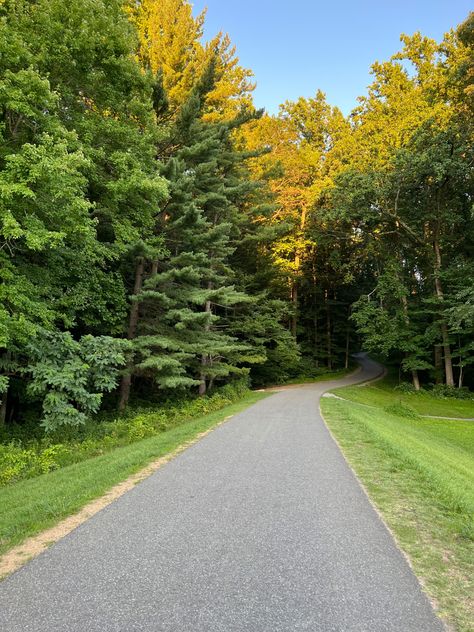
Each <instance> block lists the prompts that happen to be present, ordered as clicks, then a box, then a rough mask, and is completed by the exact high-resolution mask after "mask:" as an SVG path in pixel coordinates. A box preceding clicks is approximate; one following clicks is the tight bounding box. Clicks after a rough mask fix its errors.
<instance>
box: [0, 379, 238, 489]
mask: <svg viewBox="0 0 474 632" xmlns="http://www.w3.org/2000/svg"><path fill="white" fill-rule="evenodd" d="M248 390H249V387H248V380H247V379H243V380H240V381H237V382H234V383H233V384H228V385H226V386H223V387H222V388H219V389H216V390H215V391H214V392H213V393H212V394H211V395H209V396H207V397H201V398H196V399H183V400H181V401H174V402H164V403H163V404H162V405H161V406H159V407H157V408H155V409H153V410H149V409H148V410H135V411H131V412H129V413H128V415H127V417H120V418H118V419H112V420H110V421H105V420H97V419H96V420H89V421H88V422H87V423H86V424H85V425H84V426H81V427H79V428H76V429H74V428H71V427H64V428H61V429H59V430H58V431H57V432H55V433H53V434H48V435H45V436H43V437H42V438H39V439H29V440H25V441H23V440H22V439H21V438H19V437H21V427H20V426H17V427H16V428H14V429H13V432H12V434H13V435H14V436H15V437H16V438H15V439H13V440H11V439H10V440H9V441H7V442H5V443H3V444H0V486H4V485H8V484H10V483H15V482H17V481H19V480H22V479H25V478H33V477H35V476H39V475H40V474H46V473H47V472H51V471H52V470H56V469H59V468H61V467H65V466H66V465H71V464H72V463H79V462H80V461H84V460H86V459H90V458H92V457H95V456H100V455H101V454H104V453H106V452H110V451H111V450H113V449H115V448H118V447H121V446H124V445H128V444H130V443H135V442H136V441H140V440H141V439H145V438H147V437H151V436H153V435H156V434H159V433H161V432H166V431H167V430H170V429H171V428H173V427H175V426H178V425H180V424H183V423H186V422H187V421H190V420H191V419H194V418H196V417H201V416H203V415H207V414H208V413H212V412H216V411H218V410H220V409H221V408H224V406H228V405H229V404H231V403H233V402H235V401H237V400H239V399H241V398H242V397H244V396H245V395H246V394H247V392H248ZM27 431H28V429H27ZM23 436H28V434H26V433H25V434H24V435H23Z"/></svg>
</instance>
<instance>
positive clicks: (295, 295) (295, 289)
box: [291, 279, 298, 340]
mask: <svg viewBox="0 0 474 632" xmlns="http://www.w3.org/2000/svg"><path fill="white" fill-rule="evenodd" d="M292 283H293V284H292V286H291V302H292V303H293V316H292V317H291V333H292V335H293V338H294V339H295V340H296V328H297V326H298V286H297V284H296V279H295V280H294V281H293V282H292Z"/></svg>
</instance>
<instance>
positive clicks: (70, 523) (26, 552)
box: [0, 415, 233, 580]
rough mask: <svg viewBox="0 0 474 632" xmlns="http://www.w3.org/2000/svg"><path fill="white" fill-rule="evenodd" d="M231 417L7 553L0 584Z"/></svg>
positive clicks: (1, 565)
mask: <svg viewBox="0 0 474 632" xmlns="http://www.w3.org/2000/svg"><path fill="white" fill-rule="evenodd" d="M232 417H233V415H230V416H229V417H226V418H225V419H224V420H223V421H221V422H220V423H218V424H216V425H215V426H213V427H212V428H209V430H206V431H204V432H201V433H200V434H198V435H196V436H195V437H194V438H193V439H191V440H190V441H187V442H186V443H183V445H180V446H179V447H178V448H176V450H174V451H173V452H170V453H169V454H167V455H165V456H162V457H160V458H159V459H157V460H156V461H153V462H152V463H150V464H149V465H147V466H146V467H144V468H143V469H142V470H140V471H139V472H137V473H136V474H132V475H131V476H129V477H128V478H127V479H126V480H124V481H122V482H121V483H118V484H117V485H114V487H112V488H111V489H110V490H109V491H108V492H107V493H106V494H104V495H103V496H101V497H100V498H97V499H96V500H93V501H92V502H90V503H88V504H87V505H85V507H83V508H82V509H81V510H80V511H79V512H78V513H76V514H73V515H72V516H68V517H67V518H64V519H63V520H61V522H58V524H57V525H55V526H54V527H51V528H50V529H46V531H42V532H41V533H39V534H38V535H34V536H32V537H30V538H28V539H26V540H25V541H24V542H23V543H22V544H19V545H18V546H15V547H14V548H12V549H10V551H8V552H7V553H5V554H4V555H2V556H1V557H0V580H1V579H4V578H5V577H7V576H8V575H11V573H13V572H15V571H17V570H18V569H19V568H21V567H22V566H24V565H25V564H26V563H27V562H29V561H30V560H32V559H33V558H35V557H37V556H38V555H40V554H41V553H43V551H45V550H46V549H47V548H49V547H50V546H51V545H52V544H54V543H55V542H57V541H58V540H61V539H62V538H64V536H66V535H68V533H71V531H74V529H76V528H77V527H79V526H80V525H81V524H83V523H84V522H86V520H89V518H91V517H92V516H94V515H95V514H96V513H98V512H99V511H101V510H102V509H104V507H107V505H110V504H111V503H113V502H114V501H115V500H117V498H120V496H123V495H124V494H126V493H127V492H128V491H130V490H131V489H133V488H134V487H135V485H137V484H138V483H140V482H141V481H143V480H144V479H146V478H148V477H149V476H151V475H152V474H153V473H154V472H156V471H157V470H159V469H160V467H162V466H163V465H165V464H166V463H168V462H169V461H171V460H172V459H174V458H176V457H177V456H178V455H179V454H181V452H184V450H186V449H187V448H189V447H190V446H192V445H193V444H195V443H197V442H198V441H199V440H200V439H202V438H203V437H205V436H206V435H208V434H210V433H211V432H212V431H213V430H215V429H216V428H218V427H219V426H221V425H222V424H224V423H225V422H227V421H228V420H229V419H231V418H232Z"/></svg>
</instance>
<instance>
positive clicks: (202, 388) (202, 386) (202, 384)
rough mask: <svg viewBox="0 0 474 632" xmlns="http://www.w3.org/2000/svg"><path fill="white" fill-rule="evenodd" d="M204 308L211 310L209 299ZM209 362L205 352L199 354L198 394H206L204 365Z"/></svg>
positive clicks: (208, 311)
mask: <svg viewBox="0 0 474 632" xmlns="http://www.w3.org/2000/svg"><path fill="white" fill-rule="evenodd" d="M208 288H209V289H211V284H209V286H208ZM204 310H205V312H206V313H207V314H209V313H210V312H211V301H206V304H205V306H204ZM210 327H211V325H210V323H207V324H206V326H205V331H206V332H208V331H209V329H210ZM208 364H209V356H208V354H207V353H203V354H202V356H201V375H200V377H199V379H200V380H201V381H200V384H199V395H200V396H201V397H202V396H203V395H205V394H206V392H207V384H206V378H207V375H206V367H207V366H208Z"/></svg>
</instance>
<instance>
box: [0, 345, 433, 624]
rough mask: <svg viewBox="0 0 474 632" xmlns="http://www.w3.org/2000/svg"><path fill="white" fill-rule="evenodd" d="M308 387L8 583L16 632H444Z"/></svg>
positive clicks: (370, 372) (266, 406)
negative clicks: (331, 433)
mask: <svg viewBox="0 0 474 632" xmlns="http://www.w3.org/2000/svg"><path fill="white" fill-rule="evenodd" d="M361 362H362V370H361V371H360V372H359V373H358V374H357V375H352V376H349V377H346V378H344V379H342V380H338V381H337V382H326V383H323V384H321V383H319V384H314V385H305V386H302V387H301V388H298V389H292V390H288V391H283V392H279V393H276V394H275V395H272V396H270V397H268V398H267V399H265V400H262V401H260V402H259V403H257V404H255V405H254V406H252V407H251V408H249V409H247V410H246V411H245V412H243V413H241V414H239V415H237V416H236V417H235V418H234V419H233V420H232V421H231V422H229V423H228V424H226V425H223V426H220V427H219V428H217V429H216V430H215V431H214V432H213V433H211V434H210V435H208V436H207V437H206V438H205V439H203V440H202V441H201V442H199V443H197V444H196V445H194V446H192V447H191V448H190V449H188V450H187V451H186V452H184V453H183V454H181V455H180V456H179V457H177V458H176V459H175V460H174V461H172V462H170V463H169V464H168V465H166V466H165V467H163V468H162V469H161V470H159V471H158V472H157V473H156V474H154V475H153V476H151V477H150V478H149V479H147V480H146V481H144V482H143V483H141V484H140V485H138V486H137V487H136V488H135V489H134V490H132V491H131V492H129V493H127V494H126V495H125V496H122V497H121V498H120V499H119V500H118V501H116V502H115V503H113V504H112V505H110V506H109V507H107V508H106V509H104V510H103V511H101V512H100V513H99V514H97V515H96V516H94V517H93V518H92V519H91V520H89V521H88V522H86V523H84V524H83V525H82V526H80V527H79V528H78V529H76V530H75V531H74V532H72V533H71V534H70V535H68V536H67V537H65V538H64V539H63V540H61V541H60V542H58V543H57V544H56V545H54V546H53V547H52V548H51V549H49V550H48V551H47V552H45V553H44V554H42V555H41V556H40V557H38V558H37V559H35V560H33V561H32V562H30V563H29V564H27V565H26V566H25V567H24V568H22V569H21V570H20V571H18V572H17V573H15V574H14V575H12V576H11V577H9V578H8V579H7V580H5V581H4V582H3V583H2V584H0V630H2V631H3V630H5V632H6V631H8V632H27V631H34V632H76V631H77V632H96V631H97V632H119V631H120V632H133V631H137V632H138V631H140V632H148V631H150V632H151V631H154V632H244V631H246V632H247V631H248V632H293V631H300V630H306V631H310V632H318V631H321V632H353V631H354V632H355V631H360V632H362V631H364V632H383V631H391V632H392V631H393V632H438V631H441V630H442V629H443V626H442V624H441V623H440V621H439V620H438V619H437V618H436V616H435V614H434V612H433V610H432V607H431V605H430V603H429V601H428V599H427V598H426V596H425V595H424V594H423V592H422V590H421V588H420V585H419V583H418V581H417V579H416V578H415V576H414V575H413V573H412V571H411V569H410V567H409V565H408V563H407V562H406V560H405V558H404V557H403V555H402V554H401V553H400V551H399V550H398V549H397V547H396V545H395V543H394V541H393V539H392V537H391V535H390V533H389V532H388V530H387V529H386V527H385V526H384V524H383V523H382V522H381V520H380V518H379V516H378V515H377V513H376V512H375V510H374V509H373V507H372V506H371V504H370V502H369V501H368V499H367V497H366V496H365V494H364V492H363V490H362V488H361V487H360V485H359V483H358V481H357V479H356V478H355V476H354V474H353V473H352V471H351V469H350V468H349V467H348V465H347V464H346V462H345V460H344V458H343V456H342V455H341V453H340V451H339V449H338V447H337V445H336V444H335V442H334V441H333V440H332V438H331V436H330V434H329V432H328V430H327V428H326V426H325V425H324V423H323V421H322V419H321V417H320V415H319V412H318V403H319V398H320V396H321V394H322V393H323V392H324V391H326V390H328V389H330V388H334V387H335V386H339V385H344V384H351V383H356V382H359V381H362V380H368V379H371V378H373V377H376V376H377V375H378V374H379V372H380V367H379V366H378V365H376V364H375V363H373V362H370V360H368V359H364V358H362V360H361Z"/></svg>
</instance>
